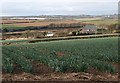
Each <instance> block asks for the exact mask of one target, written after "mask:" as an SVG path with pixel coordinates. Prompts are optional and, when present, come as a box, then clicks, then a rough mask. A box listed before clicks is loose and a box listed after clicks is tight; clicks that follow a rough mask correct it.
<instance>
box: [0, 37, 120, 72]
mask: <svg viewBox="0 0 120 83" xmlns="http://www.w3.org/2000/svg"><path fill="white" fill-rule="evenodd" d="M119 58H120V56H118V37H108V38H94V39H92V38H91V39H75V40H60V41H51V42H37V43H30V44H29V43H28V44H15V45H14V44H12V45H5V46H2V68H3V72H5V73H14V72H16V71H18V72H21V71H23V72H27V73H39V72H44V69H45V70H46V71H48V72H50V71H51V72H63V73H66V72H86V73H87V72H92V71H93V70H97V71H100V72H103V73H110V74H115V73H118V69H117V66H115V65H117V64H118V63H119V61H120V60H118V59H119ZM43 65H44V66H45V67H49V69H47V68H38V67H44V66H43Z"/></svg>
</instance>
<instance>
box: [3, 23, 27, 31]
mask: <svg viewBox="0 0 120 83" xmlns="http://www.w3.org/2000/svg"><path fill="white" fill-rule="evenodd" d="M1 26H2V29H5V28H6V29H7V30H17V29H21V28H25V27H23V26H16V25H12V24H11V25H8V24H3V25H1Z"/></svg>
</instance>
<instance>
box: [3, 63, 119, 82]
mask: <svg viewBox="0 0 120 83" xmlns="http://www.w3.org/2000/svg"><path fill="white" fill-rule="evenodd" d="M14 67H15V69H14V72H13V73H11V74H9V73H5V72H2V80H3V81H118V73H116V74H110V73H104V72H100V71H97V70H95V69H89V70H88V71H87V73H84V72H78V73H72V72H71V73H70V72H68V73H60V72H54V71H53V69H51V68H50V67H48V66H47V65H44V64H40V63H38V62H34V63H33V72H32V73H26V72H23V71H22V70H21V69H20V68H19V66H18V65H14Z"/></svg>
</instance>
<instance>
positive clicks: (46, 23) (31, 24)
mask: <svg viewBox="0 0 120 83" xmlns="http://www.w3.org/2000/svg"><path fill="white" fill-rule="evenodd" d="M3 22H4V21H3ZM8 22H10V23H11V24H5V25H8V26H20V27H26V26H46V25H49V24H51V23H55V24H60V23H68V24H70V23H78V21H72V20H62V21H35V22H32V21H30V22H28V21H27V22H28V23H15V22H12V20H8ZM16 22H19V20H17V21H16ZM20 22H22V21H21V20H20ZM23 22H24V20H23Z"/></svg>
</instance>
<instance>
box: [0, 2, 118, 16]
mask: <svg viewBox="0 0 120 83" xmlns="http://www.w3.org/2000/svg"><path fill="white" fill-rule="evenodd" d="M83 1H84V2H83ZM118 1H119V0H100V1H98V0H2V3H1V12H0V15H3V16H24V15H27V16H28V15H81V14H87V15H101V14H102V15H103V14H115V13H117V12H118Z"/></svg>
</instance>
